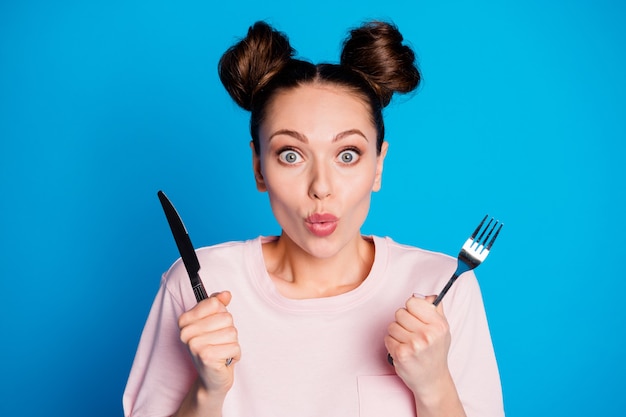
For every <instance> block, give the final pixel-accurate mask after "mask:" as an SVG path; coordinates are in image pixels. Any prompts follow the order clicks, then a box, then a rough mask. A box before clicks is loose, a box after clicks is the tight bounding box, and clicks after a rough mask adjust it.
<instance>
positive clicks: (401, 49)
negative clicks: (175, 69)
mask: <svg viewBox="0 0 626 417" xmlns="http://www.w3.org/2000/svg"><path fill="white" fill-rule="evenodd" d="M402 41H403V38H402V35H401V34H400V32H399V31H398V29H397V28H396V27H395V26H394V25H392V24H391V23H387V22H379V21H371V22H367V23H364V24H363V25H362V26H360V27H358V28H356V29H353V30H351V31H350V35H349V36H348V38H347V39H346V40H345V41H344V43H343V50H342V53H341V60H340V62H339V64H327V63H322V64H317V65H315V64H312V63H311V62H308V61H304V60H300V59H296V58H294V54H295V50H294V49H293V48H292V47H291V45H290V44H289V40H288V38H287V36H286V35H285V34H283V33H281V32H278V31H277V30H275V29H274V28H272V27H271V26H270V25H268V24H267V23H265V22H262V21H261V22H256V23H255V24H254V25H253V26H251V27H250V28H249V29H248V34H247V36H246V37H245V38H244V39H242V40H241V41H239V42H238V43H236V44H235V45H233V46H232V47H230V48H229V49H228V50H227V51H226V52H225V53H224V55H223V56H222V58H221V59H220V62H219V65H218V72H219V76H220V80H221V81H222V84H224V87H225V88H226V91H228V93H229V94H230V96H231V97H232V98H233V100H234V101H235V102H236V103H237V104H238V105H239V106H240V107H242V108H243V109H245V110H248V111H250V112H251V115H250V135H251V136H252V141H253V143H254V148H255V150H256V152H257V154H258V153H259V152H260V144H259V127H260V125H261V123H262V122H263V120H264V118H265V111H266V108H267V105H268V103H269V102H270V100H271V99H272V97H274V95H275V94H276V93H277V92H278V91H282V90H286V89H290V88H295V87H297V86H299V85H303V84H311V83H314V82H321V83H330V84H335V85H339V86H342V87H344V88H347V89H348V90H349V91H351V92H353V93H354V94H355V95H357V96H358V97H361V98H362V99H364V100H365V102H366V103H368V104H369V106H370V109H371V113H372V114H371V115H372V122H373V123H374V125H375V126H376V130H377V133H378V135H377V136H378V137H377V148H378V151H379V152H380V149H381V146H382V142H383V140H384V134H385V128H384V123H383V116H382V109H383V108H384V107H385V106H387V105H388V104H389V102H390V101H391V98H392V96H393V94H394V93H408V92H410V91H413V90H414V89H415V88H417V86H418V85H419V82H420V79H421V76H420V72H419V69H418V68H417V66H416V63H415V54H414V53H413V51H412V50H411V48H410V47H408V46H406V45H403V44H402Z"/></svg>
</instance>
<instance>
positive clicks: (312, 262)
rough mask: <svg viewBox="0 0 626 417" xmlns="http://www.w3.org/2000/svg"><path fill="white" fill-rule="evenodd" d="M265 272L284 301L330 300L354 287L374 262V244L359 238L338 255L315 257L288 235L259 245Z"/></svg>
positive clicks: (359, 282) (363, 277)
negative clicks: (261, 246) (263, 259)
mask: <svg viewBox="0 0 626 417" xmlns="http://www.w3.org/2000/svg"><path fill="white" fill-rule="evenodd" d="M263 256H264V258H265V265H266V268H267V271H268V273H269V275H270V277H271V278H272V280H273V281H274V283H275V285H276V287H277V289H278V291H279V292H280V293H281V294H282V295H283V296H285V297H287V298H293V299H305V298H322V297H331V296H335V295H339V294H343V293H345V292H348V291H351V290H353V289H355V288H356V287H358V286H359V285H360V284H361V283H362V282H363V280H364V279H365V278H366V277H367V275H368V274H369V271H370V269H371V267H372V264H373V262H374V244H373V243H372V242H370V241H368V240H366V239H364V238H363V237H361V236H360V235H359V236H357V237H355V239H353V240H352V241H351V242H349V243H348V244H347V245H346V246H345V247H344V248H343V249H342V250H341V251H340V252H339V253H337V254H335V255H334V256H332V257H328V258H316V257H314V256H312V255H311V254H309V253H307V252H305V251H304V250H302V248H300V247H299V246H298V245H296V244H295V243H294V242H293V241H292V240H291V239H290V238H289V237H288V236H286V235H284V234H283V235H282V236H280V238H279V239H278V240H276V241H273V242H269V243H266V244H264V245H263Z"/></svg>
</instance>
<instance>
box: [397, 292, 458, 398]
mask: <svg viewBox="0 0 626 417" xmlns="http://www.w3.org/2000/svg"><path fill="white" fill-rule="evenodd" d="M434 300H435V296H429V297H426V298H425V299H421V298H418V297H411V298H410V299H409V300H408V301H407V302H406V305H405V308H401V309H399V310H398V311H396V321H395V322H393V323H391V324H390V325H389V327H388V332H389V334H388V335H387V336H386V337H385V346H386V347H387V351H388V352H389V353H390V354H391V356H392V357H393V363H394V366H395V368H396V373H397V374H398V376H399V377H400V378H402V380H403V381H404V383H405V384H406V385H407V386H408V387H409V388H410V389H411V390H412V391H413V393H414V394H415V395H416V397H419V396H430V395H431V394H433V390H437V387H439V386H441V384H442V383H443V382H445V383H447V382H448V381H449V378H450V373H449V370H448V351H449V349H450V339H451V338H450V328H449V325H448V322H447V320H446V317H445V315H444V312H443V304H439V306H437V307H435V306H434V305H433V304H432V303H433V301H434ZM434 394H437V393H436V392H434Z"/></svg>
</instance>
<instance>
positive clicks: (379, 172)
mask: <svg viewBox="0 0 626 417" xmlns="http://www.w3.org/2000/svg"><path fill="white" fill-rule="evenodd" d="M387 149H389V142H387V141H385V142H383V145H382V146H381V148H380V155H378V157H377V158H378V159H377V160H376V176H375V177H374V185H373V186H372V191H374V192H376V191H379V190H380V187H381V186H382V181H383V165H384V163H385V156H387Z"/></svg>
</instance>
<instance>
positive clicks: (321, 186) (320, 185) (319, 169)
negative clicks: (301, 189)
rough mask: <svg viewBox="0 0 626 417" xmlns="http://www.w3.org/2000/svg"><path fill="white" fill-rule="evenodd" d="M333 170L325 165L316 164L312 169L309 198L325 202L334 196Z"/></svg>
mask: <svg viewBox="0 0 626 417" xmlns="http://www.w3.org/2000/svg"><path fill="white" fill-rule="evenodd" d="M330 170H331V168H330V167H327V166H325V165H324V164H323V163H317V164H314V165H313V166H312V168H311V177H310V184H309V196H310V197H311V198H313V199H315V200H323V199H325V198H328V197H330V195H331V194H332V184H331V173H330Z"/></svg>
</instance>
